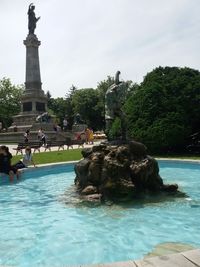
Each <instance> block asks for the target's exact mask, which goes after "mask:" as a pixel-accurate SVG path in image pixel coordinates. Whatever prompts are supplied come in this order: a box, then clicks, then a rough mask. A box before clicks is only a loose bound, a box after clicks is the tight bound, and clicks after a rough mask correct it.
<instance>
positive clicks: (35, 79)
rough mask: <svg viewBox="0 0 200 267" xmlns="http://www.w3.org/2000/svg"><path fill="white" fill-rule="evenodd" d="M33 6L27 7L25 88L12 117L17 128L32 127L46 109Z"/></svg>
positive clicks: (36, 19)
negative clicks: (16, 113)
mask: <svg viewBox="0 0 200 267" xmlns="http://www.w3.org/2000/svg"><path fill="white" fill-rule="evenodd" d="M34 10H35V6H34V5H33V4H30V5H29V8H28V29H29V32H28V35H27V37H26V40H24V45H25V46H26V75H25V90H24V93H23V95H22V98H21V112H20V114H19V115H16V116H14V117H13V121H14V124H15V125H17V127H18V128H19V129H22V130H23V129H25V128H33V126H34V125H35V123H36V118H37V117H38V116H39V115H41V114H43V113H45V112H46V111H47V97H46V95H45V94H44V91H43V90H42V82H41V77H40V60H39V52H38V49H39V46H40V41H39V40H38V38H37V35H36V34H35V33H34V31H35V28H36V23H37V21H38V20H39V17H38V18H36V16H35V12H34Z"/></svg>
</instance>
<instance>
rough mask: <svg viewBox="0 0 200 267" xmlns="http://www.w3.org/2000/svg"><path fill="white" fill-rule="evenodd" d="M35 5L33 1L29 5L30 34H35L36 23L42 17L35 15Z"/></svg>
mask: <svg viewBox="0 0 200 267" xmlns="http://www.w3.org/2000/svg"><path fill="white" fill-rule="evenodd" d="M34 10H35V6H34V5H33V3H31V4H30V5H29V7H28V30H29V34H34V31H35V28H36V23H37V21H38V20H39V19H40V17H38V18H36V16H35V12H34Z"/></svg>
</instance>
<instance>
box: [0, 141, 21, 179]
mask: <svg viewBox="0 0 200 267" xmlns="http://www.w3.org/2000/svg"><path fill="white" fill-rule="evenodd" d="M11 159H12V154H11V153H10V152H9V148H8V147H7V146H0V172H1V173H5V174H7V175H9V178H10V182H13V181H14V175H15V174H16V177H17V179H19V172H18V170H17V169H16V168H15V167H14V166H12V165H11Z"/></svg>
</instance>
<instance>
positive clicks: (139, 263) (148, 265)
mask: <svg viewBox="0 0 200 267" xmlns="http://www.w3.org/2000/svg"><path fill="white" fill-rule="evenodd" d="M77 267H78V266H77ZM79 267H200V249H195V250H189V251H186V252H181V253H177V254H169V255H165V256H159V257H152V258H147V259H143V260H136V261H126V262H116V263H108V264H96V265H88V266H83V265H81V266H80V265H79Z"/></svg>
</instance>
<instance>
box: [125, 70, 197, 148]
mask: <svg viewBox="0 0 200 267" xmlns="http://www.w3.org/2000/svg"><path fill="white" fill-rule="evenodd" d="M125 111H126V114H127V117H128V119H127V122H128V129H129V135H130V136H131V137H133V138H135V139H137V140H140V141H142V142H144V143H145V144H147V146H148V147H149V148H150V149H151V150H152V151H155V152H166V151H177V150H181V149H183V148H185V146H186V144H187V138H188V137H189V135H190V134H192V133H194V132H195V131H199V130H200V72H199V71H197V70H193V69H190V68H177V67H165V68H163V67H159V68H156V69H155V70H153V71H152V72H150V73H148V74H147V75H146V77H145V78H144V81H143V82H142V84H141V85H140V86H139V88H138V89H137V90H136V91H135V93H134V94H132V95H131V96H130V97H129V99H128V100H127V102H126V104H125Z"/></svg>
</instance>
